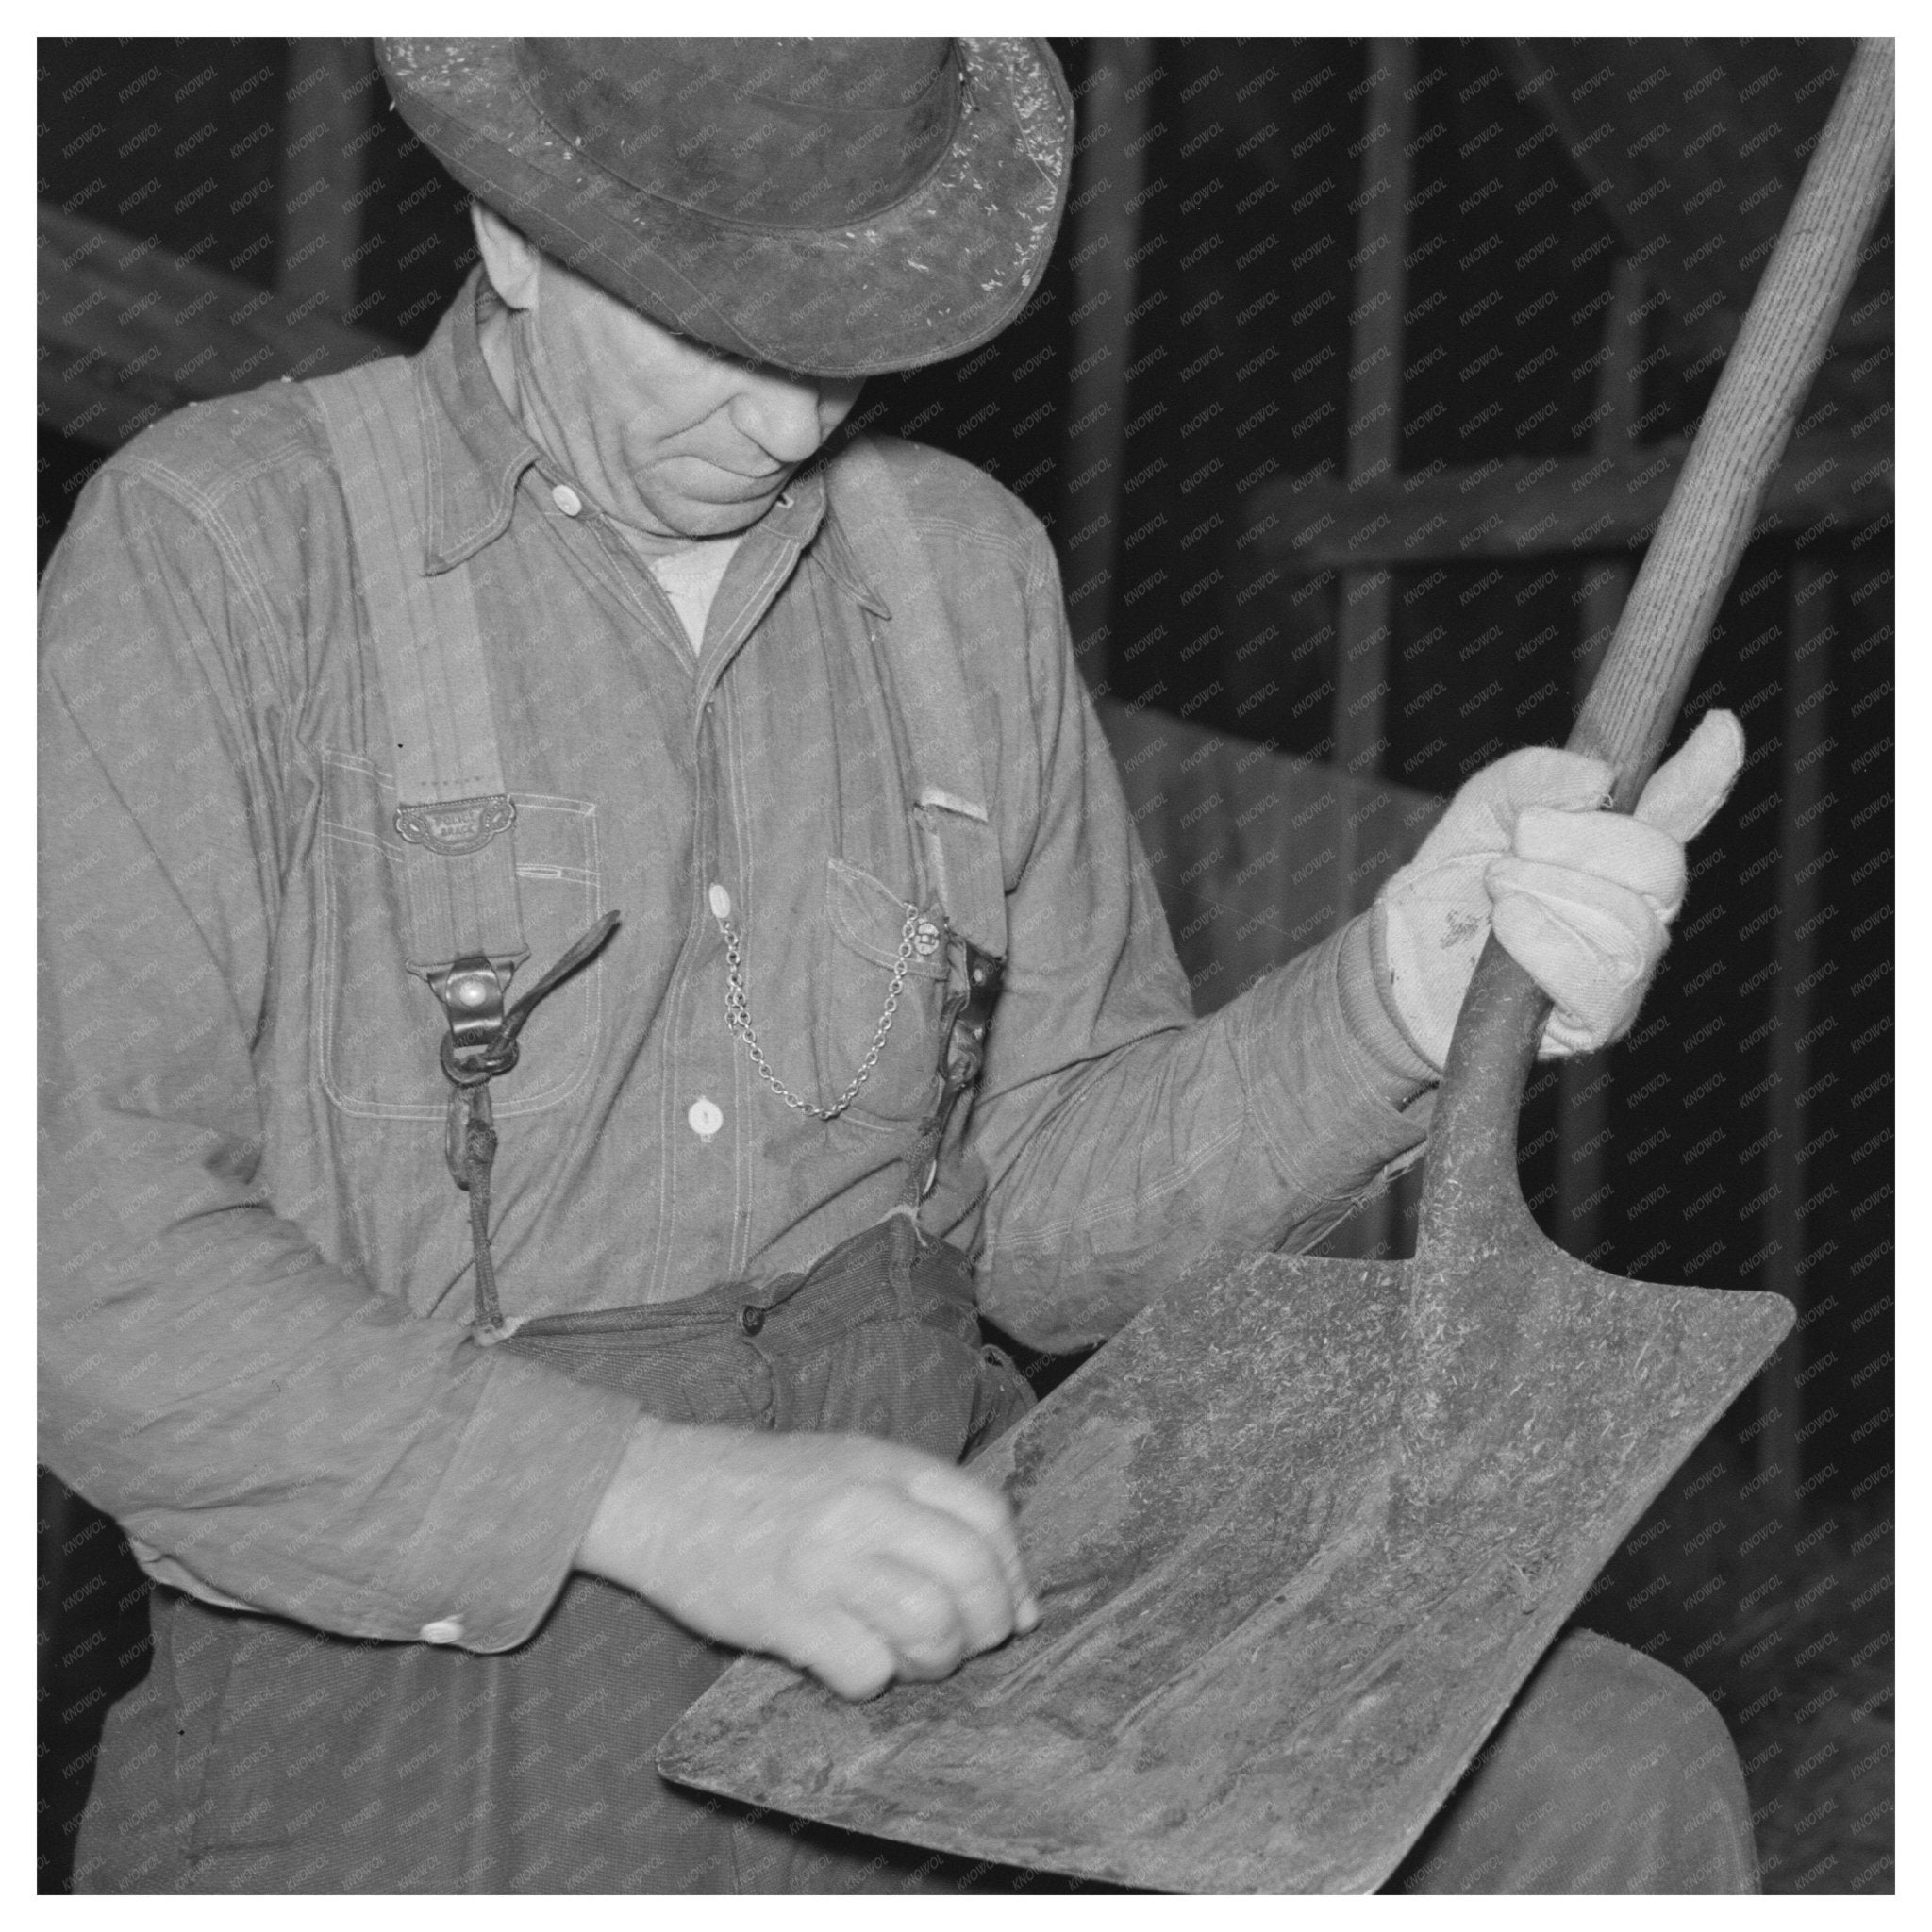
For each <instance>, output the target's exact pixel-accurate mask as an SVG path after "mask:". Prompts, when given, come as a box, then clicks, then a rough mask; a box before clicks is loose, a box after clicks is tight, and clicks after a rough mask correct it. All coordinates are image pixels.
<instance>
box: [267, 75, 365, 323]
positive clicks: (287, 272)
mask: <svg viewBox="0 0 1932 1932" xmlns="http://www.w3.org/2000/svg"><path fill="white" fill-rule="evenodd" d="M372 93H373V94H374V95H375V96H381V95H382V81H381V77H380V76H379V75H377V73H376V71H375V57H374V55H373V54H372V53H371V51H370V46H369V42H367V41H366V40H349V41H345V40H340V39H328V40H298V41H296V42H294V43H293V45H292V47H291V50H290V60H289V85H288V90H287V92H286V95H285V100H286V109H285V113H284V116H283V122H282V234H281V258H280V261H279V264H278V270H277V284H276V285H277V288H278V290H279V291H280V292H281V293H282V294H284V295H286V296H287V297H288V298H289V303H290V306H291V308H300V307H301V306H302V305H303V304H304V303H308V304H310V305H311V312H313V313H316V314H320V315H324V316H326V317H327V318H328V319H329V320H330V321H331V322H341V320H342V319H343V317H345V316H346V315H347V314H348V312H349V310H350V309H351V308H354V307H355V303H356V258H357V246H358V243H359V242H360V241H361V239H362V209H363V207H364V205H365V202H366V199H367V197H366V196H365V195H364V194H363V193H362V192H361V189H362V186H363V177H364V175H366V174H367V172H368V167H367V156H368V152H369V140H370V135H371V132H372V128H373V125H374V121H375V114H374V111H373V108H372ZM384 105H387V103H386V101H385V102H384Z"/></svg>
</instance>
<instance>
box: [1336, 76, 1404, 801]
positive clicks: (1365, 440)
mask: <svg viewBox="0 0 1932 1932" xmlns="http://www.w3.org/2000/svg"><path fill="white" fill-rule="evenodd" d="M1414 78H1415V49H1414V48H1413V47H1412V46H1411V45H1410V44H1409V42H1407V41H1404V40H1397V39H1391V40H1377V41H1371V42H1369V83H1368V103H1367V106H1366V108H1364V110H1363V113H1364V119H1365V121H1366V123H1367V125H1366V126H1365V127H1364V129H1363V131H1362V141H1363V143H1364V149H1365V151H1364V154H1363V157H1362V185H1361V217H1360V221H1359V224H1358V225H1357V231H1356V252H1355V256H1354V258H1353V261H1352V263H1351V266H1352V267H1353V268H1354V269H1355V300H1354V302H1353V303H1352V304H1351V305H1350V308H1349V323H1350V326H1349V342H1348V453H1347V458H1346V462H1345V465H1344V472H1343V474H1344V477H1345V481H1346V485H1347V487H1348V488H1349V489H1350V490H1359V489H1361V488H1362V487H1363V486H1364V485H1366V484H1370V483H1373V482H1374V480H1375V478H1376V477H1378V476H1383V475H1392V474H1393V473H1394V470H1395V466H1396V462H1397V460H1398V458H1399V457H1400V455H1401V445H1402V358H1403V349H1402V342H1403V332H1402V308H1403V290H1404V287H1405V286H1406V277H1405V276H1404V274H1403V267H1402V262H1403V256H1404V254H1405V252H1406V251H1407V246H1408V220H1407V213H1406V210H1405V204H1406V203H1407V200H1408V155H1407V147H1408V139H1409V135H1410V132H1411V131H1412V127H1413V117H1412V115H1411V113H1410V110H1409V95H1410V93H1411V92H1413V90H1412V88H1411V86H1410V83H1411V82H1412V81H1413V80H1414ZM1390 591H1391V580H1390V575H1389V572H1388V571H1387V569H1386V568H1384V567H1382V566H1381V565H1380V564H1378V563H1370V564H1369V565H1368V566H1367V567H1366V568H1357V569H1351V570H1345V571H1343V572H1342V574H1341V606H1340V609H1339V611H1338V614H1337V623H1336V629H1337V631H1338V633H1339V635H1340V640H1341V641H1340V645H1339V651H1338V661H1337V665H1336V673H1335V762H1336V763H1337V764H1339V765H1341V768H1342V769H1343V770H1344V771H1346V772H1351V773H1353V774H1355V775H1356V776H1357V777H1364V778H1372V777H1374V775H1375V774H1376V772H1377V771H1378V770H1379V769H1380V767H1381V761H1382V753H1383V751H1384V749H1385V748H1386V746H1387V742H1388V740H1387V737H1386V735H1385V734H1384V732H1383V729H1382V714H1383V711H1384V709H1385V708H1386V700H1387V698H1388V695H1389V644H1390V631H1391V625H1392V608H1391V595H1390Z"/></svg>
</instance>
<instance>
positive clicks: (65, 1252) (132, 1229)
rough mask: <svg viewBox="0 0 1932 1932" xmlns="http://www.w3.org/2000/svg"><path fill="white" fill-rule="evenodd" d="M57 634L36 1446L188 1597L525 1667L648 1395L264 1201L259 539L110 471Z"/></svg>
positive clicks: (277, 767) (60, 558)
mask: <svg viewBox="0 0 1932 1932" xmlns="http://www.w3.org/2000/svg"><path fill="white" fill-rule="evenodd" d="M291 517H292V512H291ZM296 521H299V519H297V520H296ZM41 615H42V679H41V691H42V697H41V702H42V717H41V733H42V737H41V754H40V770H41V782H42V809H41V827H42V857H41V868H40V878H41V887H42V908H41V940H42V945H41V968H40V971H41V978H40V1026H41V1081H42V1107H41V1121H42V1127H41V1132H42V1147H41V1173H42V1199H41V1214H40V1228H41V1237H42V1252H41V1272H40V1338H41V1346H42V1378H41V1441H42V1457H43V1459H44V1460H45V1461H46V1462H47V1464H48V1465H49V1466H50V1467H51V1468H53V1469H54V1471H55V1472H56V1473H57V1474H59V1475H60V1476H61V1477H62V1479H63V1480H65V1481H66V1482H68V1483H69V1484H71V1485H72V1486H73V1487H74V1488H75V1490H77V1491H79V1492H80V1493H81V1494H83V1495H84V1496H86V1497H88V1498H89V1499H90V1500H91V1501H92V1502H93V1503H95V1504H96V1505H98V1506H99V1507H101V1508H103V1509H105V1510H107V1511H108V1512H109V1513H110V1514H112V1515H113V1516H115V1517H116V1518H118V1519H119V1521H120V1522H121V1524H123V1525H124V1527H125V1529H126V1531H127V1533H128V1535H129V1539H130V1541H131V1542H132V1544H133V1547H134V1548H135V1550H136V1551H137V1553H138V1554H139V1555H140V1556H141V1557H142V1561H143V1562H144V1563H145V1564H146V1565H147V1567H148V1568H149V1570H150V1572H151V1573H152V1574H156V1575H157V1576H159V1577H160V1578H161V1579H162V1580H164V1581H167V1582H171V1583H175V1584H176V1585H178V1586H180V1587H182V1588H184V1589H188V1590H190V1591H193V1592H195V1593H197V1594H199V1595H202V1596H204V1597H207V1598H209V1599H211V1600H214V1601H217V1602H225V1603H229V1604H235V1605H241V1606H245V1607H251V1608H256V1609H260V1610H266V1611H272V1612H275V1613H276V1614H279V1615H284V1616H289V1617H292V1618H296V1619H299V1620H300V1621H302V1622H304V1623H307V1624H311V1625H314V1626H317V1627H320V1628H323V1629H326V1630H332V1631H339V1632H343V1633H346V1634H349V1635H354V1636H359V1637H373V1638H388V1639H415V1638H417V1637H419V1636H421V1635H423V1634H424V1632H425V1626H431V1625H434V1626H439V1634H440V1636H441V1638H442V1639H450V1640H454V1641H461V1642H462V1643H464V1644H465V1645H466V1646H467V1647H469V1648H472V1649H476V1650H501V1649H507V1648H508V1647H510V1646H512V1645H514V1644H516V1643H518V1642H520V1641H523V1639H524V1638H525V1637H526V1636H527V1635H528V1634H529V1633H530V1632H531V1631H532V1630H533V1629H534V1628H535V1626H536V1624H537V1623H538V1622H539V1621H540V1620H541V1617H542V1615H543V1613H544V1610H545V1609H546V1608H547V1607H548V1605H549V1603H550V1602H551V1600H552V1598H553V1597H554V1596H555V1594H556V1592H557V1591H558V1589H559V1587H560V1586H561V1584H562V1582H563V1580H564V1577H565V1576H566V1574H568V1572H569V1569H570V1567H571V1563H572V1559H573V1557H574V1555H575V1549H576V1546H577V1543H578V1541H580V1540H581V1537H582V1534H583V1531H584V1529H585V1527H586V1526H587V1524H588V1523H589V1521H590V1517H591V1512H592V1511H593V1510H594V1509H595V1507H596V1505H597V1501H598V1499H599V1497H600V1496H601V1494H602V1492H603V1490H604V1487H605V1485H606V1484H607V1482H608V1479H609V1477H610V1474H612V1472H613V1471H614V1470H615V1468H616V1465H617V1462H618V1459H619V1457H620V1456H621V1455H622V1453H623V1448H624V1443H625V1438H626V1437H627V1435H628V1433H629V1431H630V1428H631V1425H632V1424H633V1422H634V1420H635V1417H636V1414H637V1405H636V1404H635V1403H634V1402H633V1401H632V1400H631V1399H630V1398H628V1397H626V1396H623V1395H621V1394H619V1393H617V1392H616V1391H607V1390H600V1389H596V1388H592V1387H590V1386H588V1385H584V1384H580V1383H577V1382H575V1381H572V1380H570V1379H568V1378H567V1377H565V1376H562V1375H560V1374H556V1373H554V1372H552V1371H550V1370H548V1369H545V1368H543V1367H541V1366H540V1365H537V1364H534V1363H531V1362H528V1361H524V1360H518V1359H515V1358H513V1357H509V1356H508V1355H507V1354H506V1353H505V1352H504V1351H502V1350H500V1349H488V1348H484V1347H480V1346H478V1345H477V1344H475V1342H473V1341H470V1340H469V1335H468V1330H467V1329H465V1328H464V1327H462V1326H460V1325H458V1324H456V1323H454V1322H449V1321H425V1320H419V1319H416V1318H414V1317H413V1316H412V1315H411V1314H410V1312H409V1310H408V1308H407V1307H405V1306H404V1305H403V1304H402V1303H401V1302H400V1301H399V1300H398V1299H396V1298H394V1297H392V1296H390V1295H387V1294H384V1293H381V1292H378V1291H377V1289H376V1287H375V1285H374V1284H372V1283H371V1282H370V1281H368V1280H366V1279H364V1278H362V1276H361V1275H360V1274H358V1273H357V1272H356V1271H355V1270H354V1269H352V1268H348V1267H343V1266H341V1265H336V1264H333V1263H332V1262H331V1261H330V1260H328V1259H327V1258H325V1257H324V1256H323V1255H322V1254H321V1253H319V1252H318V1251H317V1250H316V1248H315V1247H314V1246H313V1245H312V1244H311V1243H310V1241H308V1239H307V1238H306V1237H305V1234H304V1232H303V1230H302V1229H301V1227H299V1226H298V1225H297V1224H295V1222H294V1221H293V1220H291V1218H289V1215H290V1213H291V1211H292V1210H291V1208H290V1204H288V1203H287V1202H282V1203H277V1202H276V1201H272V1200H270V1199H268V1198H267V1197H266V1195H265V1192H264V1190H263V1187H262V1185H261V1182H260V1179H259V1174H260V1169H261V1164H262V1158H263V1151H264V1148H263V1137H264V1132H265V1125H264V1119H265V1116H264V1110H263V1108H262V1107H261V1106H260V1104H259V1099H258V1093H257V1089H256V1084H255V1074H254V1064H253V1058H252V1056H253V1050H254V1047H255V1045H256V1043H257V1041H258V1038H259V1035H260V1033H261V1030H262V1026H263V1023H264V1017H265V1015H266V1014H267V1013H268V1012H269V1011H270V1010H271V1002H272V1001H274V1000H275V998H276V996H277V995H276V990H275V987H274V985H273V984H272V983H271V974H270V969H269V961H270V957H271V952H270V948H271V943H272V938H273V934H274V931H275V919H276V909H277V904H278V901H279V897H280V889H279V880H280V878H281V876H282V863H283V860H282V854H283V853H284V851H285V850H286V849H287V844H288V840H289V837H290V819H291V814H292V813H293V812H294V811H296V810H297V808H298V801H295V800H294V799H293V798H292V797H291V787H290V785H289V783H288V779H287V771H288V759H287V753H288V750H289V747H290V744H291V736H292V733H293V731H294V729H295V725H296V719H297V714H298V711H299V705H300V694H299V691H298V689H297V684H298V679H297V677H296V676H295V675H294V673H293V672H292V671H291V665H290V662H289V656H290V653H289V649H288V647H287V645H286V644H285V643H284V642H283V641H281V640H280V639H278V638H277V636H276V634H275V623H274V621H273V615H272V611H271V608H270V606H269V604H268V602H267V600H266V598H265V597H264V595H263V592H262V588H261V585H260V583H259V582H258V577H257V574H256V573H255V571H254V568H253V566H252V563H251V559H250V557H249V554H248V549H247V545H246V543H245V541H243V538H242V534H241V533H240V532H239V531H238V529H237V527H235V525H233V524H232V523H229V522H225V520H224V519H223V517H222V516H220V515H218V514H217V513H216V512H215V511H214V510H213V509H212V508H210V507H209V506H208V503H207V502H206V500H205V499H202V498H198V497H197V495H196V493H195V492H194V491H192V488H191V487H190V486H189V485H187V484H185V483H179V482H176V483H175V484H173V485H170V484H169V483H168V481H167V479H166V478H165V477H164V476H162V475H160V474H159V473H158V472H157V471H156V470H155V468H154V466H153V465H149V466H147V468H146V470H145V471H143V470H142V466H141V465H140V460H139V458H138V457H136V458H134V459H133V460H132V461H130V460H129V459H128V458H125V456H124V458H117V459H116V462H115V463H114V464H111V465H110V466H109V467H108V469H107V470H105V471H104V472H103V473H102V475H100V476H98V477H96V478H95V479H94V481H93V482H92V484H90V486H89V489H88V491H87V493H86V495H85V496H84V497H83V499H82V501H81V503H80V505H79V506H78V508H76V511H75V524H74V527H73V529H72V530H71V532H70V533H69V535H68V537H67V538H66V540H65V541H64V542H63V543H62V545H61V547H60V549H59V551H58V554H57V555H56V557H55V558H54V561H53V562H52V564H51V565H50V567H49V570H48V574H47V576H46V579H45V581H44V583H43V585H42V604H41Z"/></svg>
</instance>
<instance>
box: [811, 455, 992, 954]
mask: <svg viewBox="0 0 1932 1932" xmlns="http://www.w3.org/2000/svg"><path fill="white" fill-rule="evenodd" d="M829 480H830V481H831V484H832V488H833V492H834V503H835V506H836V508H837V509H838V512H839V522H840V526H841V529H842V530H843V531H844V533H845V535H846V537H847V538H848V540H849V541H851V543H852V546H853V548H854V550H855V551H857V552H858V558H859V562H860V564H861V566H862V567H863V568H864V570H865V574H866V576H867V577H868V579H869V580H870V581H871V583H872V585H873V588H874V590H875V591H886V590H887V589H888V588H889V589H890V594H891V600H892V601H891V618H890V622H889V624H888V625H887V650H888V662H889V664H890V667H891V679H892V691H893V695H894V696H895V697H896V699H897V700H898V706H899V713H900V716H901V718H902V719H903V720H904V722H905V725H906V735H907V738H908V741H909V745H910V749H911V755H912V771H913V780H914V784H915V788H916V801H917V802H916V804H915V806H914V808H913V814H912V817H913V824H914V825H915V827H916V829H917V831H918V834H919V841H920V848H921V854H922V857H923V858H924V860H925V866H926V872H927V875H928V877H929V878H930V880H931V882H932V886H933V890H934V891H935V892H936V893H937V894H938V896H939V901H940V904H941V906H942V907H943V908H945V914H946V923H947V924H949V925H950V926H952V927H953V929H954V930H955V931H956V932H957V933H958V934H959V935H960V936H961V937H962V938H963V939H964V940H966V941H968V943H969V944H971V945H972V946H973V947H974V948H975V949H976V950H977V951H978V952H979V953H980V954H981V955H983V956H987V957H990V958H993V959H995V960H997V959H999V958H1004V957H1005V955H1006V950H1007V895H1006V880H1005V877H1004V875H1003V874H1002V872H1001V870H1000V850H999V841H998V838H997V837H996V835H995V834H994V831H993V828H992V820H991V812H990V811H989V809H988V806H989V800H990V792H989V790H988V786H987V782H986V771H985V766H984V764H983V762H982V761H981V758H980V756H979V746H978V743H977V741H976V739H975V727H974V716H973V712H972V710H971V709H970V708H969V707H968V704H967V697H966V682H965V678H964V676H963V675H961V673H960V669H959V652H960V641H959V639H958V637H957V636H956V635H955V633H954V628H953V626H952V625H950V624H949V623H948V622H947V618H946V612H945V609H944V607H943V606H942V604H941V600H940V593H939V586H938V584H937V582H936V581H935V579H934V577H933V572H932V564H931V561H930V559H929V558H928V557H927V556H926V552H925V544H924V541H923V540H922V538H921V537H920V534H919V532H918V531H917V530H916V529H915V528H914V527H913V525H912V521H911V519H910V517H908V514H907V512H906V508H905V505H904V502H903V501H902V498H901V494H900V491H899V488H898V485H897V484H895V483H894V482H893V480H892V475H891V470H890V469H889V468H888V467H887V464H886V459H885V458H884V457H883V456H881V455H880V453H879V451H878V449H877V447H876V445H875V444H874V442H873V441H871V440H870V439H862V440H861V441H858V442H855V443H854V444H853V445H852V446H851V447H850V448H849V449H848V450H846V451H845V452H844V454H843V455H841V457H840V458H839V459H838V460H837V461H836V462H835V463H834V464H833V465H832V466H831V470H830V472H829Z"/></svg>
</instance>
